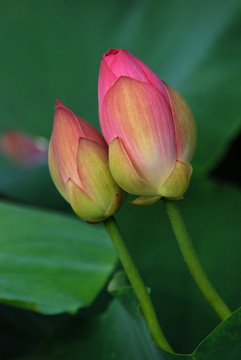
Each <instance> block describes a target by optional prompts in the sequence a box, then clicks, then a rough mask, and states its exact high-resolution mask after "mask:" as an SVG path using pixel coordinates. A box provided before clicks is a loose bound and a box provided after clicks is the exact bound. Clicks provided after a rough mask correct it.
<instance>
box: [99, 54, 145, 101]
mask: <svg viewBox="0 0 241 360" xmlns="http://www.w3.org/2000/svg"><path fill="white" fill-rule="evenodd" d="M137 60H138V59H137V58H136V57H135V56H134V55H132V54H131V53H129V52H128V51H126V50H124V49H110V50H109V51H108V52H107V53H106V54H104V55H103V57H102V60H101V65H100V74H99V89H98V92H99V106H100V108H101V107H102V101H103V98H104V96H105V94H106V92H107V91H108V90H109V88H110V87H111V86H112V85H113V84H114V82H115V81H116V80H117V79H118V78H119V77H121V76H128V77H130V78H133V79H136V80H140V81H144V82H147V81H148V79H147V77H146V75H145V73H144V72H143V71H142V68H141V67H140V65H139V62H138V61H137Z"/></svg>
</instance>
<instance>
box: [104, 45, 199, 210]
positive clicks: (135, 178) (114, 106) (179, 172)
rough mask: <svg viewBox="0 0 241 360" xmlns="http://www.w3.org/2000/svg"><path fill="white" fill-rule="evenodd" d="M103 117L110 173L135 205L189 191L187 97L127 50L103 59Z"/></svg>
mask: <svg viewBox="0 0 241 360" xmlns="http://www.w3.org/2000/svg"><path fill="white" fill-rule="evenodd" d="M98 97H99V117H100V126H101V129H102V133H103V135H104V138H105V140H106V142H107V144H108V145H109V164H110V171H111V173H112V175H113V177H114V179H115V180H116V182H117V183H118V184H119V185H120V187H122V188H123V189H124V190H125V191H127V192H129V193H131V194H135V195H139V196H140V197H139V198H137V199H136V200H135V201H134V202H133V203H134V204H138V205H146V204H151V203H153V202H155V201H157V200H158V199H160V198H161V197H165V198H168V199H181V198H183V194H184V193H185V191H186V190H187V187H188V184H189V180H190V176H191V174H192V167H191V165H190V164H189V162H190V160H191V158H192V156H193V153H194V150H195V145H196V126H195V122H194V118H193V115H192V112H191V110H190V108H189V106H188V105H187V103H186V101H185V100H184V99H183V97H182V96H181V95H180V94H179V93H178V92H177V91H176V90H174V89H173V88H172V87H171V86H169V85H167V84H166V83H165V82H164V81H162V80H161V79H159V77H158V76H157V75H156V74H155V73H154V72H153V71H151V70H150V69H149V68H148V67H147V66H146V65H145V64H144V63H143V62H142V61H141V60H139V59H138V58H137V57H135V56H134V55H132V54H130V53H129V52H128V51H126V50H123V49H111V50H109V51H108V52H107V53H106V54H104V56H103V58H102V60H101V66H100V74H99V84H98Z"/></svg>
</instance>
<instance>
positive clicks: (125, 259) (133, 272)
mask: <svg viewBox="0 0 241 360" xmlns="http://www.w3.org/2000/svg"><path fill="white" fill-rule="evenodd" d="M104 224H105V227H106V229H107V231H108V233H109V235H110V237H111V239H112V242H113V244H114V246H115V249H116V251H117V253H118V255H119V258H120V260H121V263H122V265H123V267H124V269H125V272H126V275H127V277H128V279H129V281H130V283H131V285H132V287H133V289H134V291H135V293H136V296H137V298H138V300H139V302H140V305H141V308H142V311H143V314H144V317H145V319H146V322H147V325H148V327H149V330H150V333H151V335H152V338H153V340H154V342H155V343H156V344H157V345H158V346H159V347H160V348H162V349H164V350H167V351H172V349H171V346H170V345H169V344H168V342H167V340H166V338H165V336H164V334H163V332H162V330H161V328H160V325H159V323H158V320H157V316H156V313H155V310H154V307H153V305H152V302H151V299H150V296H149V294H148V292H147V290H146V287H145V285H144V283H143V281H142V279H141V277H140V274H139V272H138V270H137V268H136V266H135V264H134V262H133V260H132V258H131V256H130V254H129V251H128V249H127V247H126V246H125V243H124V241H123V238H122V236H121V233H120V230H119V228H118V225H117V223H116V221H115V219H114V218H113V217H112V218H109V219H107V220H105V221H104Z"/></svg>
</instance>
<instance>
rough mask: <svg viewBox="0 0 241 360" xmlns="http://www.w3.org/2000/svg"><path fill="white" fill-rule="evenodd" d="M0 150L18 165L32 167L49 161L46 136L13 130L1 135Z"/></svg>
mask: <svg viewBox="0 0 241 360" xmlns="http://www.w3.org/2000/svg"><path fill="white" fill-rule="evenodd" d="M0 150H1V152H2V153H3V154H4V155H5V156H6V157H7V158H8V159H10V160H11V161H12V162H14V163H15V164H17V165H18V166H20V167H32V166H35V165H39V164H40V163H43V162H45V161H46V162H47V152H48V142H47V140H45V139H44V138H40V137H32V136H30V135H28V134H23V133H20V132H17V131H15V130H12V131H7V132H6V133H4V134H2V136H1V137H0Z"/></svg>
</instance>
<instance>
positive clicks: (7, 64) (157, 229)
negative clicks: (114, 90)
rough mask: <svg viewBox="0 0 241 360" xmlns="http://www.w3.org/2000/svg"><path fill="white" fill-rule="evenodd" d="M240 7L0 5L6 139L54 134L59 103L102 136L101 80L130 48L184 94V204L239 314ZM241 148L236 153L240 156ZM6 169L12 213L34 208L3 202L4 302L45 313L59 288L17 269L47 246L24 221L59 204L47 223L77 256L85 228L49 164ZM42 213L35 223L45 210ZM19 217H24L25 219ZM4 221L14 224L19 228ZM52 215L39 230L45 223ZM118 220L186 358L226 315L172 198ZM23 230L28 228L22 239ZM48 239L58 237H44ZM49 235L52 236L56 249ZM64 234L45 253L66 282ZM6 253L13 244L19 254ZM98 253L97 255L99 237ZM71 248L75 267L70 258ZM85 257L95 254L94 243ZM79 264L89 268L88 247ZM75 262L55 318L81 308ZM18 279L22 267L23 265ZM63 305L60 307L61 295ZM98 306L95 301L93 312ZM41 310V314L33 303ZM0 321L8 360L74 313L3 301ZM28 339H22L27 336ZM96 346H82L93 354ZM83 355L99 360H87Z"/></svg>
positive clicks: (2, 166) (93, 1)
mask: <svg viewBox="0 0 241 360" xmlns="http://www.w3.org/2000/svg"><path fill="white" fill-rule="evenodd" d="M240 12H241V6H240V1H238V0H230V1H222V0H221V1H220V0H213V1H207V0H206V1H202V2H201V1H197V0H194V1H190V0H171V1H164V0H163V1H162V0H161V1H154V0H152V1H151V0H149V1H144V0H143V1H133V0H128V1H127V0H122V1H110V0H103V1H97V0H89V1H73V0H72V1H64V0H59V1H55V0H52V1H46V0H42V1H41V2H39V1H35V0H34V1H27V0H26V1H21V2H20V1H17V0H15V1H13V0H10V1H2V2H1V5H0V34H1V35H0V48H1V58H0V64H1V66H0V93H1V96H0V109H1V111H0V114H1V115H0V134H3V133H4V131H7V130H9V129H15V130H18V131H22V132H26V133H29V134H31V135H35V136H42V137H45V138H46V139H49V138H50V135H51V130H52V123H53V114H54V106H55V101H56V99H57V98H58V99H59V100H60V101H61V102H63V103H64V104H65V105H66V106H67V107H69V108H71V109H72V110H73V111H74V112H76V113H78V114H79V115H80V116H82V117H83V118H85V119H86V120H87V121H89V122H91V123H92V124H93V125H95V126H96V127H97V128H98V129H99V124H98V102H97V82H98V71H99V64H100V59H101V56H102V54H103V53H104V52H106V51H107V50H108V49H109V48H125V49H127V50H128V51H130V52H131V53H133V54H134V55H136V56H137V57H139V58H140V59H141V60H142V61H144V62H145V63H146V64H147V65H148V66H149V67H150V68H151V69H152V70H154V71H155V72H156V73H157V74H158V75H159V76H160V77H161V78H162V79H163V80H165V81H166V82H167V83H168V84H170V85H171V86H173V87H174V88H176V89H177V90H178V91H179V92H180V93H181V94H182V95H183V96H184V97H185V98H186V100H187V102H188V103H189V105H190V106H191V108H192V110H193V113H194V116H195V119H196V122H197V130H198V144H197V150H196V154H195V157H194V160H193V162H192V164H193V168H194V173H193V178H192V180H191V185H190V188H189V190H188V192H187V194H186V196H185V200H184V201H183V202H181V203H180V208H181V210H182V212H183V215H184V218H185V220H186V223H187V227H188V229H189V232H190V235H191V237H192V238H193V242H194V246H195V248H196V250H197V252H198V254H199V255H200V258H201V262H202V263H203V266H204V267H205V269H206V271H207V273H208V274H209V275H210V278H211V280H212V281H213V283H214V284H215V286H216V287H217V289H218V291H219V292H220V294H221V295H222V296H223V298H224V299H225V301H226V302H227V303H228V305H229V306H230V307H231V309H232V310H235V309H237V308H238V307H239V306H240V303H241V288H240V276H241V268H240V253H241V242H240V240H241V239H240V209H241V205H240V204H241V192H240V144H239V143H240V142H239V141H238V140H237V139H240V138H239V137H238V136H239V134H240V128H241V100H240V99H241V81H240V75H241V55H240V54H241V19H240ZM235 140H236V142H235V147H232V144H234V141H235ZM233 146H234V145H233ZM230 149H231V150H230ZM230 164H232V167H231V166H230ZM220 169H221V170H220ZM0 172H1V173H0V194H1V198H2V200H3V201H5V202H6V201H7V202H8V204H10V207H11V206H13V207H14V206H15V203H16V204H18V206H21V205H22V204H23V205H24V206H26V205H28V206H29V208H28V209H27V210H26V214H25V213H24V215H23V214H22V213H21V207H20V208H18V209H20V213H21V214H20V213H19V212H18V210H16V208H15V207H14V208H13V209H8V208H6V207H5V205H4V206H3V207H2V208H1V214H2V215H1V216H2V224H0V230H1V233H0V243H2V246H3V247H2V254H5V258H4V255H2V257H1V256H0V259H1V260H0V269H1V276H2V279H3V280H2V290H1V289H0V298H1V299H3V302H5V303H7V302H8V301H7V299H10V300H11V301H12V302H13V301H17V302H18V303H17V306H20V307H21V306H22V307H27V308H30V309H34V310H36V308H37V309H38V311H39V307H40V308H41V306H40V305H41V304H43V303H45V298H44V296H46V298H47V299H48V297H50V294H51V296H52V297H53V296H54V293H52V292H51V291H52V290H51V291H50V290H49V289H50V288H51V287H52V284H53V282H54V280H53V279H55V278H53V279H52V282H51V276H52V275H51V274H52V273H51V272H49V273H48V272H47V271H46V273H45V271H44V269H45V265H46V261H45V262H44V261H42V262H41V261H40V260H39V261H40V263H41V265H40V267H41V269H40V270H39V269H35V270H33V278H31V279H30V278H29V279H28V280H26V277H27V278H28V271H30V270H29V269H31V267H30V268H28V267H25V265H23V263H21V262H19V263H18V261H19V256H20V255H22V253H24V252H25V254H26V258H28V259H31V256H33V254H32V253H31V252H29V248H31V247H34V246H35V244H36V241H37V242H38V241H41V239H40V240H39V238H40V237H38V239H35V236H36V231H37V230H36V229H37V226H38V225H37V224H35V225H34V226H35V227H32V228H29V229H28V233H26V232H24V231H25V230H26V229H25V226H23V224H25V223H26V222H30V223H32V221H33V219H32V210H31V209H32V207H34V208H35V210H33V211H38V208H41V209H42V210H44V209H48V211H50V212H48V213H47V212H46V218H49V219H51V220H50V223H51V224H50V225H51V226H52V227H51V231H52V232H53V234H54V236H55V237H56V239H58V234H60V233H61V234H64V235H63V239H62V240H63V242H64V243H65V247H66V248H65V250H66V249H68V246H67V244H68V237H69V236H71V241H72V242H71V243H74V244H75V246H77V245H76V243H75V241H77V240H76V235H75V234H74V232H73V231H72V233H71V235H69V233H68V231H69V230H68V229H70V228H71V227H72V225H71V224H70V223H67V222H68V221H73V222H74V224H75V225H73V226H77V223H76V221H78V220H76V217H75V215H74V214H72V212H71V211H70V209H69V206H68V204H66V203H65V202H64V200H62V198H61V197H60V195H59V194H58V193H57V190H56V189H55V188H54V186H53V184H52V181H51V179H50V176H49V173H48V169H47V164H43V165H41V166H39V167H35V168H31V169H25V170H24V169H21V168H18V167H16V166H15V165H14V164H12V163H11V162H10V161H8V160H7V159H6V158H5V157H4V155H3V154H0ZM53 211H54V212H57V213H59V212H61V213H68V214H69V215H68V216H69V217H68V218H66V219H67V220H62V219H63V218H62V217H61V216H63V215H61V216H60V218H58V216H59V215H57V214H54V213H53ZM44 213H45V212H43V213H42V212H41V214H42V215H43V214H44ZM34 214H35V215H34V218H35V220H34V221H35V222H36V221H37V220H36V218H38V216H40V215H38V213H34ZM20 215H21V219H22V220H19V219H20V218H19V216H20ZM42 215H41V216H42ZM4 216H5V217H6V219H7V220H6V221H8V222H9V224H10V223H11V227H12V230H11V231H10V230H8V228H7V226H6V223H5V222H4V221H5V220H4V219H5V218H4ZM24 216H26V218H25V217H24ZM44 216H45V215H43V219H42V223H41V224H42V227H44V226H45V220H44ZM51 216H53V217H54V219H53V220H52V217H51ZM56 216H57V217H56ZM9 219H10V220H11V221H10V220H9ZM117 219H118V220H119V223H120V227H121V229H122V232H123V235H124V236H125V239H126V242H127V244H128V246H129V248H130V250H131V253H132V255H133V257H134V259H135V261H136V263H137V265H138V267H139V269H140V272H141V273H142V274H143V277H144V280H145V283H146V284H147V285H148V286H150V287H151V289H152V296H153V301H154V304H155V306H156V308H157V312H158V316H159V319H160V321H161V324H162V326H163V328H164V330H165V333H166V336H167V338H168V339H169V340H170V342H171V344H172V345H173V347H174V349H175V351H177V352H180V353H188V352H191V351H193V349H194V348H195V347H196V346H197V345H198V343H199V342H200V341H201V340H202V339H203V338H204V337H205V336H207V335H208V334H209V333H210V332H211V331H212V330H213V329H214V327H215V326H216V325H218V323H219V320H218V319H217V317H216V315H215V314H214V313H213V311H212V309H210V308H209V306H208V305H207V303H206V301H205V300H204V299H203V297H202V295H201V294H200V292H199V290H198V289H197V288H196V285H195V284H194V282H193V280H192V278H191V277H190V275H189V273H188V271H187V269H186V268H185V265H184V263H183V260H182V258H181V255H180V254H179V251H178V249H177V245H176V243H175V239H174V236H173V235H172V233H171V229H170V225H169V222H168V219H167V216H166V214H165V211H164V207H163V205H162V203H161V202H159V203H157V204H155V205H153V206H151V207H143V208H142V207H141V208H138V207H133V206H131V205H130V204H128V203H125V205H124V206H123V207H122V209H121V211H120V213H119V214H118V216H117ZM65 221H66V223H65ZM79 222H80V221H79ZM3 223H4V224H3ZM63 223H64V225H63ZM80 223H81V225H80V228H79V231H82V230H81V229H84V230H83V231H88V230H86V229H87V228H86V226H88V227H89V226H90V225H85V224H82V222H80ZM14 224H18V226H17V227H16V228H15V230H14V229H13V228H14ZM50 225H49V223H48V224H47V225H46V229H47V230H46V233H47V232H48V229H49V228H48V226H50ZM82 225H83V228H82ZM54 226H56V228H57V229H58V233H55V230H54ZM62 226H63V227H64V229H62ZM78 226H79V225H78ZM30 227H31V226H30ZM9 231H10V232H9ZM100 231H103V229H101V230H100ZM6 233H7V234H8V236H7V241H6ZM9 234H10V235H9ZM26 234H28V235H26ZM41 234H42V233H41ZM51 234H52V233H51ZM44 236H47V235H46V234H45V232H43V234H42V237H44ZM51 236H52V235H51ZM51 236H49V237H48V236H47V238H46V239H45V244H46V247H47V248H48V246H49V245H48V244H50V243H51ZM80 237H81V236H80ZM104 237H105V235H103V238H104ZM23 238H24V244H25V245H23V248H22V249H21V246H20V248H19V249H18V248H16V245H15V244H16V243H19V242H21V241H22V240H23ZM56 239H55V242H54V244H56V245H54V246H56V248H55V250H53V252H52V253H51V252H50V253H49V252H48V254H47V251H46V253H45V252H43V254H42V253H41V256H47V257H48V261H49V262H51V259H52V257H51V256H53V257H54V258H55V263H54V264H55V265H56V264H57V262H58V261H60V262H61V263H59V264H58V273H56V274H58V275H59V276H60V277H61V276H62V275H61V264H62V262H63V261H65V258H64V256H65V254H64V252H63V253H62V252H61V251H60V252H58V251H59V249H58V241H57V240H56ZM81 241H82V240H81ZM103 241H105V246H104V248H106V246H107V247H108V245H107V244H108V241H109V239H108V238H107V237H105V239H103ZM8 244H11V246H12V248H11V249H10V250H9V246H8ZM61 244H62V243H61ZM81 244H82V243H81ZM61 246H64V245H61ZM81 246H82V245H81ZM93 246H96V244H95V240H93V243H92V248H93ZM43 251H44V250H43ZM66 251H69V253H68V256H70V259H71V256H72V254H71V251H70V250H66ZM85 251H86V252H88V254H89V253H91V251H92V250H91V243H90V245H89V248H88V251H87V248H85ZM98 251H100V252H101V249H100V250H98ZM102 251H103V250H102ZM0 253H1V250H0ZM37 253H38V251H36V254H34V256H37ZM56 253H58V254H59V255H58V256H59V257H58V256H57V255H56ZM6 254H8V255H6ZM99 255H100V253H98V255H96V259H97V260H95V261H100V262H101V264H102V262H103V261H106V264H107V267H106V268H104V267H103V274H102V275H103V276H102V277H100V278H99V280H98V281H99V282H98V281H96V282H95V281H94V280H93V287H94V288H93V289H94V290H93V291H92V290H90V292H91V295H90V298H91V300H88V301H89V303H91V302H92V301H93V300H94V298H95V297H96V296H97V295H98V293H99V291H100V289H101V288H103V291H102V292H101V293H100V295H99V298H98V299H97V300H96V301H95V302H94V304H93V305H92V306H91V308H90V309H87V310H81V311H82V312H81V316H83V317H84V319H85V320H84V322H83V327H84V326H85V324H86V323H87V322H88V318H89V316H90V315H89V314H90V313H92V312H94V313H101V312H102V311H104V309H105V307H106V306H107V304H108V302H109V301H110V297H109V296H108V295H107V293H106V281H107V279H108V277H109V276H110V274H111V272H112V271H113V268H114V266H115V263H116V258H115V254H114V252H112V250H111V249H109V248H108V256H107V257H106V258H105V256H104V255H103V254H102V255H103V256H102V255H101V256H99ZM6 256H7V262H8V264H10V265H11V264H14V263H16V262H17V264H19V266H20V268H21V266H23V271H22V272H21V271H20V273H21V274H20V275H19V277H18V278H15V277H14V274H12V273H11V274H10V272H11V271H10V270H11V269H10V267H11V266H10V265H9V267H7V265H6V261H4V259H5V260H6ZM86 256H87V255H86ZM35 259H36V258H35ZM56 259H57V260H56ZM88 259H89V258H88ZM77 260H78V261H81V252H80V254H79V258H78V259H77ZM77 260H76V262H75V263H74V264H72V265H71V266H72V267H73V269H74V271H77V272H76V273H75V272H73V273H70V274H69V275H68V276H69V277H68V276H67V277H65V283H64V281H63V283H64V285H63V287H61V286H60V287H58V285H56V289H55V290H56V294H57V293H58V294H60V298H61V291H65V292H66V291H67V295H69V298H68V299H67V300H66V298H64V299H65V300H64V301H63V299H62V300H61V299H60V300H58V299H57V298H56V301H57V302H58V301H60V303H61V306H60V307H59V309H60V310H59V311H57V310H56V309H55V311H52V310H51V309H52V308H51V307H50V308H49V309H50V310H49V311H44V310H43V311H42V310H41V311H42V312H44V313H55V314H57V313H59V312H68V311H72V312H73V311H77V309H78V308H79V307H81V306H83V304H81V302H80V301H79V300H78V299H77V300H76V301H75V302H71V301H72V300H70V299H71V296H72V295H73V293H74V290H73V289H74V288H75V287H76V282H75V281H77V280H76V279H77V278H78V271H83V272H84V271H85V269H84V268H83V269H82V270H81V269H79V267H78V265H76V268H75V264H76V263H77ZM70 263H71V261H70ZM21 264H22V265H21ZM68 264H69V263H68ZM87 265H88V264H87ZM87 265H86V266H87ZM56 266H57V265H56ZM66 266H67V265H66ZM101 266H102V265H101ZM50 267H51V266H50ZM9 269H10V270H9ZM15 271H18V270H17V266H16V270H15ZM34 271H36V272H37V271H39V274H40V275H39V277H38V278H34V275H35V273H34ZM56 274H55V276H56ZM5 275H6V276H5ZM10 275H11V276H10ZM46 276H47V277H49V276H50V278H49V281H47V282H46V284H45V285H44V286H46V289H47V290H46V294H42V295H39V294H40V293H41V289H39V288H38V287H34V288H33V289H31V286H30V287H29V288H28V286H27V288H28V289H29V293H28V291H27V292H26V291H25V290H24V291H23V289H24V288H26V283H25V280H26V281H27V284H32V283H31V282H33V283H34V282H36V281H39V283H41V282H42V281H43V279H46ZM75 276H76V278H75ZM36 279H37V280H36ZM73 279H75V280H73ZM28 281H29V282H30V283H28ZM83 282H84V280H83ZM16 283H18V285H19V284H20V285H19V287H18V286H16ZM91 284H92V283H90V284H89V285H88V284H84V283H82V284H81V286H80V289H79V295H78V294H77V295H76V296H80V297H81V296H82V295H81V291H82V289H83V288H84V289H85V291H87V292H88V290H86V289H88V286H89V288H91V286H92V285H91ZM82 285H83V287H82ZM6 289H7V290H6ZM16 289H17V290H16ZM66 289H67V290H66ZM18 291H19V293H18ZM34 291H35V293H34V295H33V294H32V292H34ZM68 292H69V293H68ZM6 294H8V297H7V295H6ZM23 294H24V295H23ZM38 296H39V298H38ZM41 296H42V298H41ZM87 297H88V296H87ZM52 300H53V303H54V301H55V299H54V298H53V299H52ZM61 301H62V302H61ZM88 301H86V303H84V305H88V304H89V303H88ZM33 302H34V306H31V303H33ZM24 304H25V305H24ZM26 304H28V305H26ZM36 304H37V305H36ZM73 304H74V305H73ZM98 304H100V305H98ZM45 305H46V304H45ZM49 306H50V305H49ZM51 306H53V304H52V305H51ZM41 309H43V308H41ZM0 316H1V318H2V323H3V330H2V336H3V338H2V339H3V340H2V341H3V344H2V349H3V350H2V351H3V355H2V356H3V358H6V359H7V358H10V356H14V355H15V356H17V355H22V354H25V353H28V352H29V351H32V350H33V349H35V348H36V347H37V345H38V344H39V342H40V341H42V338H44V337H45V336H46V335H49V334H50V333H51V332H52V331H53V330H55V329H56V328H57V326H59V324H60V323H62V321H63V317H64V320H65V317H66V316H67V317H69V316H70V315H53V316H46V315H40V314H36V313H34V312H28V311H26V310H25V311H24V310H21V309H18V308H15V307H8V306H7V305H2V308H1V313H0ZM23 319H25V320H24V321H23ZM26 324H27V325H26ZM6 329H7V330H6ZM83 332H84V330H83ZM20 333H21V334H24V335H23V336H22V337H21V336H20V337H19V334H20ZM78 336H79V335H78ZM88 336H89V335H88ZM90 337H91V335H90ZM93 342H94V340H93ZM13 344H14V346H13V347H12V345H13ZM90 348H91V346H90ZM90 348H85V350H84V351H85V354H88V351H90V350H88V349H90ZM52 358H54V356H53V357H52ZM56 358H58V357H56ZM72 358H74V357H72ZM86 359H92V358H91V356H90V355H88V356H87V355H86ZM103 359H104V358H103Z"/></svg>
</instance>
